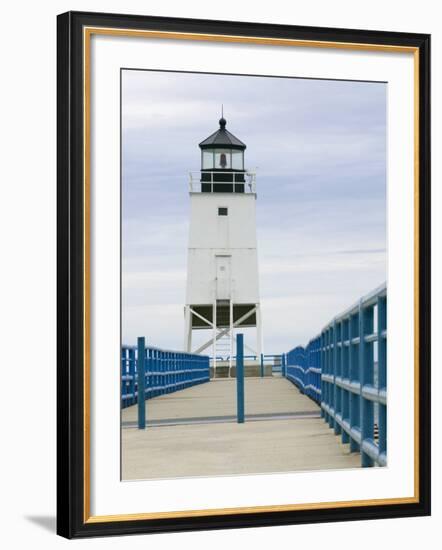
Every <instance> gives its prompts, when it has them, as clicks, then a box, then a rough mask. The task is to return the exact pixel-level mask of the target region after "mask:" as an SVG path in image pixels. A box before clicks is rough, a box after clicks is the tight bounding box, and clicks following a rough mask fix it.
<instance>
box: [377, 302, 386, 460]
mask: <svg viewBox="0 0 442 550" xmlns="http://www.w3.org/2000/svg"><path fill="white" fill-rule="evenodd" d="M377 304H378V311H377V313H378V383H377V387H378V390H380V391H382V392H385V393H386V391H387V338H386V334H385V330H386V328H387V298H386V297H380V298H378V302H377ZM378 407H379V456H380V457H381V455H384V456H386V454H387V406H386V405H384V404H383V403H379V405H378Z"/></svg>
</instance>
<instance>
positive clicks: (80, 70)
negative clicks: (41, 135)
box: [57, 12, 430, 538]
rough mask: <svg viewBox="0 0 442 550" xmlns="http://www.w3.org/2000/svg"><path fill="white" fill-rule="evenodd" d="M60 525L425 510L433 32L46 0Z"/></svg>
mask: <svg viewBox="0 0 442 550" xmlns="http://www.w3.org/2000/svg"><path fill="white" fill-rule="evenodd" d="M57 71H58V106H57V108H58V126H57V134H58V169H57V170H58V171H57V178H58V289H57V292H58V422H57V426H58V473H57V479H58V511H57V515H58V533H59V534H60V535H61V536H64V537H67V538H75V537H92V536H103V535H122V534H131V533H154V532H168V531H185V530H198V529H220V528H238V527H254V526H265V525H283V524H295V523H306V522H325V521H344V520H355V519H358V520H361V519H373V518H391V517H404V516H420V515H428V514H429V513H430V122H429V120H430V117H429V113H430V84H429V83H430V37H429V35H424V34H411V33H394V32H377V31H363V30H349V29H330V28H316V27H296V26H288V25H287V26H286V25H269V24H264V23H263V24H256V23H240V22H226V21H207V20H194V19H174V18H161V17H144V16H131V15H114V14H100V13H81V12H69V13H65V14H62V15H60V16H59V17H58V61H57Z"/></svg>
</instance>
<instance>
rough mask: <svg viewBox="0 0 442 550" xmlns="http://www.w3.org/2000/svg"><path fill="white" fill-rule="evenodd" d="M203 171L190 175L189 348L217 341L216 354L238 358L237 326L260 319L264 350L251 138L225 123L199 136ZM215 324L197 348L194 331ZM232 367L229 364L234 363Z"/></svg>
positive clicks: (258, 346) (258, 345)
mask: <svg viewBox="0 0 442 550" xmlns="http://www.w3.org/2000/svg"><path fill="white" fill-rule="evenodd" d="M199 147H200V149H201V171H200V172H198V173H197V174H193V173H191V175H190V189H189V194H190V233H189V247H188V260H187V291H186V304H185V342H184V345H185V349H186V350H187V351H194V352H195V353H202V352H203V351H204V350H206V349H207V348H210V347H211V346H212V357H213V367H214V372H216V365H217V361H218V362H219V361H220V360H221V358H223V359H224V360H225V359H226V358H227V357H229V366H230V367H231V366H232V355H234V353H235V352H234V330H235V329H239V328H245V327H256V331H257V334H256V349H252V348H251V347H250V346H247V347H248V349H249V352H252V353H253V355H256V357H257V360H258V361H259V359H260V355H261V352H262V331H261V311H260V300H259V284H258V258H257V250H256V181H255V174H254V173H251V172H248V171H247V170H245V168H244V151H245V149H246V145H245V144H244V143H243V142H242V141H240V140H239V139H238V138H236V137H235V136H234V135H233V134H231V133H230V132H229V131H228V130H227V129H226V120H225V119H224V118H223V117H222V118H221V119H220V121H219V129H218V130H217V131H216V132H215V133H213V134H212V135H210V136H209V137H208V138H207V139H205V140H204V141H202V142H201V143H200V144H199ZM194 330H206V331H211V332H210V336H209V337H208V340H207V341H206V343H204V344H203V345H201V346H199V347H198V349H196V350H192V332H193V331H194ZM229 372H230V369H229Z"/></svg>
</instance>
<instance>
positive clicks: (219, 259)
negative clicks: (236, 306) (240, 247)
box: [215, 256, 232, 300]
mask: <svg viewBox="0 0 442 550" xmlns="http://www.w3.org/2000/svg"><path fill="white" fill-rule="evenodd" d="M231 260H232V257H231V256H215V266H216V299H217V300H230V284H231Z"/></svg>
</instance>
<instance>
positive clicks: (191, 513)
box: [83, 27, 419, 524]
mask: <svg viewBox="0 0 442 550" xmlns="http://www.w3.org/2000/svg"><path fill="white" fill-rule="evenodd" d="M94 34H96V35H107V36H125V37H138V38H156V39H174V40H194V41H205V42H207V41H209V42H232V43H238V44H257V45H271V46H287V47H304V48H333V49H342V50H360V51H361V50H362V51H370V52H389V53H412V54H413V62H414V495H413V496H411V497H398V498H385V499H372V500H351V501H337V502H317V503H302V504H284V505H269V506H249V507H235V508H214V509H205V510H204V509H203V510H181V511H172V512H150V513H142V512H141V513H136V514H115V515H108V516H92V515H91V512H90V499H91V490H90V486H91V483H90V481H91V480H90V474H91V472H90V459H91V454H90V447H91V442H90V436H91V434H90V368H91V366H90V334H91V333H90V320H91V319H90V306H91V304H90V225H91V224H90V214H91V211H90V163H91V158H90V84H91V74H90V69H91V60H90V56H91V48H90V46H91V36H92V35H94ZM83 67H84V74H83V83H84V86H83V92H84V113H83V121H84V125H83V126H84V136H83V138H84V139H83V143H84V148H83V161H84V162H83V168H84V181H83V184H84V188H83V191H84V193H83V196H84V201H83V209H84V235H83V238H84V259H83V260H84V274H83V276H84V277H83V282H84V304H83V306H84V333H83V334H84V370H83V374H84V388H83V390H84V407H83V420H84V439H83V441H84V457H83V459H84V471H83V473H84V487H83V491H84V501H83V505H84V506H83V510H84V522H85V523H88V524H91V523H103V522H117V521H136V520H149V519H167V518H169V519H170V518H186V517H189V518H190V517H207V516H219V515H230V514H250V513H260V512H261V513H263V512H287V511H301V510H324V509H329V508H351V507H355V506H385V505H391V504H402V505H405V504H413V503H416V502H419V49H418V48H417V47H412V46H395V45H383V44H364V43H357V42H355V43H352V42H331V41H321V40H296V39H283V38H270V37H245V36H236V35H220V34H204V33H186V32H168V31H148V30H136V29H114V28H108V27H84V28H83Z"/></svg>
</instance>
